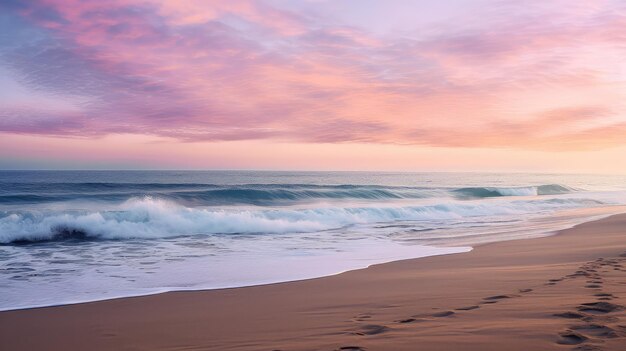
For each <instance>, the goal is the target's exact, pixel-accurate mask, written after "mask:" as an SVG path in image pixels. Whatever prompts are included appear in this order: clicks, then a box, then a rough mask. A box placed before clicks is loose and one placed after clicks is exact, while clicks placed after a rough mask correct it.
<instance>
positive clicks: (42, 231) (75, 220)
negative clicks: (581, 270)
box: [0, 197, 602, 244]
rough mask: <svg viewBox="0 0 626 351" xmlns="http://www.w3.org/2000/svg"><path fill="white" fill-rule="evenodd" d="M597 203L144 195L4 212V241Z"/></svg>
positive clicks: (270, 230) (314, 224)
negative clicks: (184, 199)
mask: <svg viewBox="0 0 626 351" xmlns="http://www.w3.org/2000/svg"><path fill="white" fill-rule="evenodd" d="M598 204H602V203H601V202H597V201H594V200H587V199H546V200H539V199H538V200H530V201H509V202H504V203H503V202H498V203H477V202H467V203H462V202H451V203H441V204H434V205H423V206H404V207H393V206H389V205H388V206H384V207H323V208H312V209H264V210H243V209H237V210H234V209H233V210H224V209H221V210H220V209H202V208H189V207H184V206H181V205H179V204H176V203H174V202H171V201H166V200H162V199H155V198H152V197H143V198H133V199H131V200H128V201H126V202H125V203H123V204H122V205H121V206H120V207H119V208H118V209H116V210H115V211H97V212H62V213H51V212H17V213H5V214H4V216H1V215H0V243H4V244H9V243H18V242H36V241H49V240H67V239H81V240H84V239H131V238H140V239H151V238H163V237H173V236H183V235H197V234H281V233H301V232H314V231H321V230H330V229H336V228H343V227H347V226H352V225H359V224H372V223H382V222H395V221H419V220H446V219H459V218H463V217H473V216H492V215H510V214H518V213H519V214H524V213H533V212H536V211H541V210H555V209H561V208H576V207H583V206H590V205H591V206H593V205H598Z"/></svg>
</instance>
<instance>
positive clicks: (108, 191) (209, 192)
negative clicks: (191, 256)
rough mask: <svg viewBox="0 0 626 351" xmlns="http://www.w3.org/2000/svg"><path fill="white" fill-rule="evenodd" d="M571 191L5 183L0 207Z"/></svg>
mask: <svg viewBox="0 0 626 351" xmlns="http://www.w3.org/2000/svg"><path fill="white" fill-rule="evenodd" d="M572 191H574V189H572V188H569V187H566V186H563V185H558V184H550V185H539V186H528V187H510V188H505V187H501V188H499V187H474V188H460V189H454V188H428V187H406V186H378V185H307V184H244V185H232V186H219V185H214V184H161V183H150V184H137V183H14V184H11V183H7V184H3V185H2V188H0V204H33V203H50V202H64V201H108V202H122V201H126V200H128V199H131V198H136V197H141V196H153V197H159V198H163V199H167V200H173V201H177V202H180V203H183V204H186V205H191V206H212V205H240V204H249V205H259V206H265V205H281V204H290V203H297V202H313V201H323V200H394V199H421V198H433V197H453V198H457V199H472V198H486V197H495V196H528V195H534V196H536V195H556V194H564V193H569V192H572Z"/></svg>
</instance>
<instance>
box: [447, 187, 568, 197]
mask: <svg viewBox="0 0 626 351" xmlns="http://www.w3.org/2000/svg"><path fill="white" fill-rule="evenodd" d="M573 191H575V190H574V189H572V188H570V187H566V186H563V185H559V184H548V185H539V186H526V187H513V188H495V187H485V188H483V187H476V188H461V189H455V190H453V192H454V193H456V194H457V196H458V197H461V198H485V197H497V196H538V195H558V194H567V193H570V192H573Z"/></svg>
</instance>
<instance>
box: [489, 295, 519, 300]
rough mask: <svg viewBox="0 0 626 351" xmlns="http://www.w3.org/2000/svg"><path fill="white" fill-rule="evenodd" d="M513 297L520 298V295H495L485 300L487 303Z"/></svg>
mask: <svg viewBox="0 0 626 351" xmlns="http://www.w3.org/2000/svg"><path fill="white" fill-rule="evenodd" d="M513 297H518V295H495V296H489V297H485V298H483V300H485V301H498V300H502V299H510V298H513Z"/></svg>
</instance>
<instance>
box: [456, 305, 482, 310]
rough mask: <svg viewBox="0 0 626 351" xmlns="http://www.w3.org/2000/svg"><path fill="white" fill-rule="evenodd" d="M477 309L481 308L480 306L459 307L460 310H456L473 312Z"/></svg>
mask: <svg viewBox="0 0 626 351" xmlns="http://www.w3.org/2000/svg"><path fill="white" fill-rule="evenodd" d="M477 308H480V306H478V305H473V306H466V307H459V308H456V310H457V311H471V310H475V309H477Z"/></svg>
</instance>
